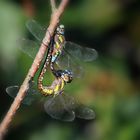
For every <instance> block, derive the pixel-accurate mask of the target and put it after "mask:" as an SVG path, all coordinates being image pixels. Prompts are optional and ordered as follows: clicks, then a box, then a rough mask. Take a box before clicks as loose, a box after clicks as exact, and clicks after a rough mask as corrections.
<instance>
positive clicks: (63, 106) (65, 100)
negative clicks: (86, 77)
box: [6, 20, 97, 121]
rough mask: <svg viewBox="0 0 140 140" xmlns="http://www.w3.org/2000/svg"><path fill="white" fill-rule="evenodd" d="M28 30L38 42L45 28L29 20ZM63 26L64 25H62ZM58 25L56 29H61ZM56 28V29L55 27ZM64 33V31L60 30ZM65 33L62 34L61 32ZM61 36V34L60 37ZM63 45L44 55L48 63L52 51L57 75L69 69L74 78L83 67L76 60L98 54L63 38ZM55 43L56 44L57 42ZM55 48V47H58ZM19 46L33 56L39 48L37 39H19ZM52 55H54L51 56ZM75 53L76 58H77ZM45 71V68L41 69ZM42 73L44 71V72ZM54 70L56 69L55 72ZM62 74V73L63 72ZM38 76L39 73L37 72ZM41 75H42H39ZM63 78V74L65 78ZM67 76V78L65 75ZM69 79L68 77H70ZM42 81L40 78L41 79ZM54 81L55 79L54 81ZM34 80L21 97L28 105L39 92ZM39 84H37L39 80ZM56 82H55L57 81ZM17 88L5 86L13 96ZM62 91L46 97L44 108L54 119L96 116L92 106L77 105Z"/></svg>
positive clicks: (52, 62)
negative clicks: (57, 50)
mask: <svg viewBox="0 0 140 140" xmlns="http://www.w3.org/2000/svg"><path fill="white" fill-rule="evenodd" d="M26 26H27V28H28V29H29V31H30V32H31V33H32V34H33V36H34V37H35V38H36V39H37V40H38V41H39V42H41V41H42V39H43V37H44V34H45V30H44V28H42V27H41V26H40V25H39V24H38V23H37V22H36V21H34V20H30V21H28V22H27V24H26ZM61 27H62V28H63V27H64V26H62V25H61ZM62 28H59V29H62ZM56 31H57V30H56ZM60 31H62V32H64V31H63V30H60ZM63 34H64V33H62V35H63ZM63 37H64V36H63ZM63 42H64V43H63V48H62V49H61V51H60V52H59V53H58V52H57V53H56V52H51V53H48V54H47V58H46V61H45V64H44V66H45V65H46V66H47V65H48V63H49V61H47V60H48V56H49V54H51V55H50V56H51V58H49V59H51V60H50V61H51V70H52V72H53V73H54V75H55V76H56V77H57V76H60V75H61V76H63V74H67V75H68V73H69V75H70V74H71V72H72V73H73V75H74V77H80V76H81V73H82V72H83V69H82V67H81V66H80V65H79V64H78V61H92V60H95V59H96V57H97V52H96V50H94V49H91V48H83V47H81V46H79V45H77V44H75V43H72V42H68V41H65V39H64V41H63ZM56 46H57V44H56ZM57 47H58V46H57ZM20 49H21V50H22V51H23V52H25V53H27V54H28V55H29V56H30V57H32V58H34V57H35V55H36V53H37V51H38V45H37V43H36V42H34V41H31V40H25V39H24V40H22V43H21V46H20ZM52 54H54V55H52ZM77 56H78V57H77ZM54 63H56V64H57V65H58V67H61V68H63V69H65V70H55V68H54ZM42 69H43V68H42ZM44 70H45V71H46V69H44ZM45 71H44V72H43V74H44V73H45ZM54 71H55V72H54ZM62 73H63V74H62ZM40 75H41V74H40ZM41 77H43V76H41ZM64 78H65V77H63V79H64ZM66 79H67V78H66ZM69 80H70V79H69ZM41 82H42V81H41ZM54 83H55V81H54ZM33 85H34V84H33V82H31V86H30V87H29V90H28V91H27V96H26V97H25V99H24V100H23V103H24V104H28V105H30V104H31V103H32V102H33V101H34V100H35V98H34V97H36V96H38V95H40V94H38V93H39V92H40V91H38V89H35V88H34V86H33ZM38 85H39V83H38ZM56 85H57V84H56ZM18 89H19V87H18V86H10V87H8V88H7V89H6V92H7V93H8V94H9V95H10V96H12V97H13V98H14V97H15V96H16V94H17V92H18ZM62 92H63V90H61V91H59V95H58V96H56V97H54V96H53V97H52V96H49V99H48V100H47V101H46V102H45V104H44V107H45V110H46V112H47V113H48V114H49V115H50V116H51V117H53V118H55V119H59V120H64V121H72V120H74V118H75V117H79V118H83V119H93V118H94V117H95V113H94V111H93V110H92V109H90V108H87V107H85V106H83V105H80V104H79V103H78V102H77V101H76V100H75V99H74V98H73V97H70V96H68V95H65V94H61V93H62Z"/></svg>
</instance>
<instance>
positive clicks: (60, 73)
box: [38, 25, 73, 96]
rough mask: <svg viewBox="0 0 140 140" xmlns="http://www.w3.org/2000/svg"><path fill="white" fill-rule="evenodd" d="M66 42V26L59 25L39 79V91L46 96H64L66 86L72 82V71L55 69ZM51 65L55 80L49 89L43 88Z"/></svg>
mask: <svg viewBox="0 0 140 140" xmlns="http://www.w3.org/2000/svg"><path fill="white" fill-rule="evenodd" d="M64 42H65V38H64V25H59V26H58V27H57V29H56V32H55V34H54V37H53V38H52V39H51V42H50V45H49V48H48V52H47V56H46V59H45V62H44V64H43V67H42V69H41V72H40V74H39V77H38V89H39V91H40V92H41V93H42V94H43V95H45V96H47V95H58V94H62V92H63V88H64V85H65V84H66V83H70V82H71V81H72V78H73V76H72V72H71V71H70V70H56V69H55V67H54V64H55V62H56V60H57V58H58V57H59V56H60V55H61V53H62V50H63V46H64ZM49 65H50V69H51V71H52V73H53V75H54V76H55V80H54V81H53V83H52V84H51V86H49V87H48V86H43V79H44V74H45V73H46V70H47V68H48V66H49Z"/></svg>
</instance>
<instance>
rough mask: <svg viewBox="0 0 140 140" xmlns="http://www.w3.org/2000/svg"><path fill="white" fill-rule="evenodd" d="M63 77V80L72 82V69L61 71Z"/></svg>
mask: <svg viewBox="0 0 140 140" xmlns="http://www.w3.org/2000/svg"><path fill="white" fill-rule="evenodd" d="M61 77H62V78H63V80H64V81H65V82H66V83H70V82H71V81H72V80H73V74H72V71H70V70H64V71H63V72H62V73H61Z"/></svg>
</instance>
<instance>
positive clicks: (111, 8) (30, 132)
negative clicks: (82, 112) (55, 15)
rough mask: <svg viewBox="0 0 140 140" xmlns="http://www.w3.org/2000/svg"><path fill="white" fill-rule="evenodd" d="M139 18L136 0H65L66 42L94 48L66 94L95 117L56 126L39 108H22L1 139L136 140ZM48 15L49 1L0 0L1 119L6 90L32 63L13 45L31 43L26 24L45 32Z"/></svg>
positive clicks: (5, 106)
mask: <svg viewBox="0 0 140 140" xmlns="http://www.w3.org/2000/svg"><path fill="white" fill-rule="evenodd" d="M139 13H140V1H139V0H70V3H69V5H68V7H67V9H66V10H65V13H64V14H63V16H62V18H61V23H63V24H64V25H65V27H66V39H67V40H71V41H73V42H76V43H78V44H81V45H83V46H89V47H92V48H95V49H96V50H97V51H98V54H99V56H98V58H97V60H95V61H94V62H91V63H88V64H84V68H85V72H86V73H85V76H84V77H81V79H78V80H74V81H73V82H72V83H71V84H70V85H69V86H67V87H66V91H69V92H70V93H71V94H72V96H74V97H75V98H76V99H78V100H79V101H80V102H82V103H83V104H84V105H86V106H89V107H90V108H93V109H94V110H95V113H96V118H95V120H91V121H87V120H82V119H76V120H75V121H73V122H69V123H68V122H61V121H57V120H54V119H52V118H51V117H50V116H48V115H47V114H46V113H45V112H44V109H43V108H42V107H41V106H40V105H38V104H34V105H31V106H25V105H22V106H21V107H20V109H19V111H18V112H17V114H16V116H15V118H14V120H13V122H12V125H11V127H10V130H9V132H8V134H7V136H6V138H5V139H6V140H12V139H13V140H18V139H20V140H112V139H113V140H139V139H140V133H139V132H140V16H139ZM50 14H51V7H50V3H49V0H40V1H38V0H1V1H0V119H1V120H2V118H3V117H4V115H5V113H6V112H7V110H8V109H9V107H10V105H11V103H12V101H13V100H12V98H10V97H9V96H8V95H7V93H6V92H5V88H6V87H8V86H10V85H20V84H21V83H22V81H23V80H24V77H25V76H26V73H27V72H28V69H29V67H30V65H31V64H32V59H30V58H29V57H28V56H27V55H25V54H23V53H22V52H20V51H19V49H18V46H19V45H20V44H17V42H16V41H15V40H17V39H18V38H21V37H25V38H32V37H31V35H30V34H29V32H28V31H27V29H26V27H25V22H26V20H27V19H32V18H34V19H35V20H37V21H38V22H39V23H40V24H41V25H45V26H46V27H47V25H48V24H49V19H50ZM32 39H34V38H32Z"/></svg>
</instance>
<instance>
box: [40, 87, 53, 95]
mask: <svg viewBox="0 0 140 140" xmlns="http://www.w3.org/2000/svg"><path fill="white" fill-rule="evenodd" d="M42 92H43V94H44V95H50V94H53V92H54V91H53V89H49V88H44V89H43V90H42Z"/></svg>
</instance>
